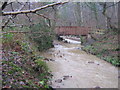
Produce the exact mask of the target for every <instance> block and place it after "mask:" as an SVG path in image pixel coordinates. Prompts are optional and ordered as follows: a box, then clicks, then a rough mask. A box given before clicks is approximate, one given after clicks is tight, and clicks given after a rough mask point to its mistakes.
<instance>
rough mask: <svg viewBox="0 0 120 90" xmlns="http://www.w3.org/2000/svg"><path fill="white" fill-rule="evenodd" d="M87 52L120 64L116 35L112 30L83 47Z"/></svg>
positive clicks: (117, 64) (116, 64)
mask: <svg viewBox="0 0 120 90" xmlns="http://www.w3.org/2000/svg"><path fill="white" fill-rule="evenodd" d="M83 50H85V51H86V52H88V53H91V54H93V55H96V56H97V57H99V58H101V59H103V60H105V61H107V62H109V63H111V64H113V65H115V66H120V61H119V56H118V52H119V51H120V49H119V45H118V35H117V34H116V33H115V31H114V32H113V31H112V30H111V31H109V32H107V33H106V34H104V35H102V36H101V37H99V38H96V41H95V42H94V43H92V44H91V45H87V46H85V47H84V48H83Z"/></svg>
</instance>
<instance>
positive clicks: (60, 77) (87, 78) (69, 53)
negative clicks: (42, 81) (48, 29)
mask: <svg viewBox="0 0 120 90" xmlns="http://www.w3.org/2000/svg"><path fill="white" fill-rule="evenodd" d="M54 43H55V47H54V48H52V49H49V50H48V51H47V52H44V53H41V55H43V56H44V57H47V58H51V59H53V60H55V61H49V62H47V63H48V66H49V68H50V69H51V71H52V74H53V78H52V85H51V86H52V87H53V88H99V87H100V88H118V68H116V67H114V66H112V65H111V64H109V63H107V62H105V61H103V60H100V59H99V58H97V57H96V56H93V55H90V54H87V53H86V52H84V51H82V50H81V49H80V48H81V46H80V45H79V44H69V43H63V42H58V41H55V42H54Z"/></svg>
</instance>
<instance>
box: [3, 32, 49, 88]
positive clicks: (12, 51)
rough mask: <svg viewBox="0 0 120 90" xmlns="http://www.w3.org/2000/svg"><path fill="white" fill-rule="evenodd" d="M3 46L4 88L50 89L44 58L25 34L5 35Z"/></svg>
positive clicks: (47, 69)
mask: <svg viewBox="0 0 120 90" xmlns="http://www.w3.org/2000/svg"><path fill="white" fill-rule="evenodd" d="M4 38H5V39H3V43H2V44H3V46H2V88H49V86H48V80H49V79H50V77H51V74H50V72H49V68H48V67H47V64H46V62H45V61H44V58H43V57H41V56H40V55H38V54H37V51H36V50H38V49H37V48H36V50H35V49H34V47H33V46H32V45H31V42H29V39H28V38H27V37H25V34H15V35H13V34H10V33H8V34H5V35H4Z"/></svg>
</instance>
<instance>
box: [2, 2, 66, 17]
mask: <svg viewBox="0 0 120 90" xmlns="http://www.w3.org/2000/svg"><path fill="white" fill-rule="evenodd" d="M65 3H67V2H58V3H52V4H48V5H45V6H42V7H38V8H35V9H32V10H22V11H14V12H13V11H10V12H2V15H3V16H5V15H17V14H27V13H35V12H36V11H39V10H42V9H45V8H48V7H52V6H54V5H60V4H65Z"/></svg>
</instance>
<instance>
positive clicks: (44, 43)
mask: <svg viewBox="0 0 120 90" xmlns="http://www.w3.org/2000/svg"><path fill="white" fill-rule="evenodd" d="M31 32H32V34H31V35H29V37H30V38H32V40H33V41H34V42H35V43H37V48H38V49H39V50H40V51H42V50H46V49H48V48H50V47H52V40H53V35H51V34H53V32H52V30H51V29H50V27H48V26H47V25H45V24H40V23H39V24H37V25H34V26H32V28H31ZM36 32H38V33H36Z"/></svg>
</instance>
